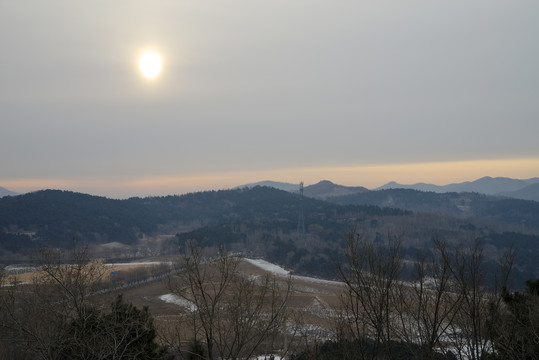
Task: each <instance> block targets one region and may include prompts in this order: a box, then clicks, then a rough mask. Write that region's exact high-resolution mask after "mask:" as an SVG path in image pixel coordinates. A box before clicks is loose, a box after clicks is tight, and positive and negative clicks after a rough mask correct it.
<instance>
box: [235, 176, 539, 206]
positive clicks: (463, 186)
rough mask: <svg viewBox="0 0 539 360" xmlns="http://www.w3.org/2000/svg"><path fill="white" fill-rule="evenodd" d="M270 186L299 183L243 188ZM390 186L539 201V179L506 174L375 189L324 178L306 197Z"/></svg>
mask: <svg viewBox="0 0 539 360" xmlns="http://www.w3.org/2000/svg"><path fill="white" fill-rule="evenodd" d="M257 185H259V186H270V187H274V188H276V189H280V190H284V191H291V192H297V191H298V189H299V186H298V185H297V184H290V183H284V182H275V181H261V182H258V183H252V184H246V185H242V186H239V187H238V188H241V187H248V188H251V187H254V186H257ZM388 189H410V190H418V191H425V192H435V193H452V192H455V193H479V194H485V195H493V196H503V197H509V198H515V199H522V200H533V201H539V178H537V177H534V178H531V179H526V180H521V179H511V178H506V177H494V178H493V177H490V176H486V177H482V178H480V179H477V180H475V181H466V182H462V183H455V184H449V185H434V184H426V183H417V184H413V185H403V184H399V183H397V182H394V181H391V182H388V183H387V184H385V185H383V186H380V187H378V188H376V189H374V190H369V189H367V188H365V187H362V186H344V185H338V184H334V183H332V182H331V181H328V180H322V181H320V182H319V183H317V184H313V185H309V186H306V187H305V188H304V194H305V196H309V197H313V198H316V199H322V200H328V199H331V198H334V197H342V196H346V195H352V194H359V193H367V192H369V191H378V190H388Z"/></svg>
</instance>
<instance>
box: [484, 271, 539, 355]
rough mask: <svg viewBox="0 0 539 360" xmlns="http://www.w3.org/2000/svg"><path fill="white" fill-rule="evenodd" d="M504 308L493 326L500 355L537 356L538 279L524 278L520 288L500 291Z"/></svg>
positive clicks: (495, 343)
mask: <svg viewBox="0 0 539 360" xmlns="http://www.w3.org/2000/svg"><path fill="white" fill-rule="evenodd" d="M503 301H504V304H505V305H506V312H505V313H503V314H502V316H501V317H500V321H499V322H498V326H497V327H496V328H495V329H494V330H495V331H494V347H495V349H496V351H497V353H498V354H499V355H500V358H504V359H522V360H535V359H539V279H536V280H528V281H526V290H525V291H524V292H522V293H521V292H514V293H510V292H508V291H507V290H504V292H503Z"/></svg>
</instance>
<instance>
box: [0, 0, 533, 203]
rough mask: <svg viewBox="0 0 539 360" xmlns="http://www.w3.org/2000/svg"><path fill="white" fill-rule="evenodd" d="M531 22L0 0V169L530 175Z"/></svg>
mask: <svg viewBox="0 0 539 360" xmlns="http://www.w3.org/2000/svg"><path fill="white" fill-rule="evenodd" d="M538 39H539V1H537V0H529V1H520V0H507V1H500V0H488V1H486V0H485V1H473V0H466V1H460V0H451V1H449V0H448V1H432V0H406V1H394V0H391V1H389V0H388V1H386V0H372V1H361V0H354V1H346V0H339V1H336V0H327V1H319V0H272V1H257V0H235V1H204V0H192V1H180V0H174V1H133V0H121V1H88V2H81V1H67V0H66V1H55V0H53V1H50V0H49V1H18V0H13V1H9V0H5V1H2V2H1V3H0V49H1V50H0V51H1V53H0V54H1V56H0V65H1V66H0V186H3V187H6V188H8V189H10V190H14V191H18V192H25V191H31V190H37V189H41V188H61V189H69V190H75V191H82V192H88V193H92V194H99V195H106V196H111V197H125V196H133V195H160V194H175V193H176V194H177V193H184V192H187V191H195V190H203V189H219V188H228V187H232V186H235V185H240V184H244V183H248V182H253V181H259V180H276V181H287V182H299V181H301V180H303V181H305V183H306V184H310V183H315V182H318V181H319V180H322V179H329V180H332V181H334V182H337V183H341V184H345V185H363V186H367V187H369V188H373V187H376V186H380V185H382V184H384V183H386V182H388V181H390V180H395V181H399V182H403V183H414V182H419V181H424V182H432V183H437V184H447V183H451V182H457V181H465V180H474V179H476V178H479V177H482V176H486V175H489V176H508V177H514V178H529V177H533V176H539V141H538V135H539V40H538ZM147 49H152V50H154V51H156V52H158V53H160V54H161V56H162V58H163V69H162V71H161V73H160V75H159V77H158V78H156V79H153V80H148V79H145V78H144V77H143V76H141V74H140V71H139V69H138V67H137V61H138V57H139V55H140V54H141V53H142V52H143V51H144V50H147Z"/></svg>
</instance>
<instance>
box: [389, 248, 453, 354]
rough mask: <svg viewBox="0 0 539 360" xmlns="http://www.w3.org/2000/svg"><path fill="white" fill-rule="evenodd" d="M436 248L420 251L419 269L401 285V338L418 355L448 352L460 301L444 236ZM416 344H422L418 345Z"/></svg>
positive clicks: (399, 312)
mask: <svg viewBox="0 0 539 360" xmlns="http://www.w3.org/2000/svg"><path fill="white" fill-rule="evenodd" d="M435 244H436V248H435V249H434V252H433V251H430V250H428V249H427V250H425V251H420V252H418V255H417V263H416V273H415V276H414V278H413V280H412V281H411V282H410V283H405V284H402V285H401V286H399V289H400V291H401V295H400V299H401V301H400V302H399V303H398V304H400V305H401V306H402V307H400V308H399V311H398V314H399V319H400V327H399V330H398V331H399V333H400V334H401V340H402V341H404V342H405V343H407V344H409V345H414V346H411V348H412V349H413V352H414V353H416V358H418V359H432V358H434V357H435V355H436V353H437V352H442V353H444V354H445V353H446V348H447V347H446V343H447V339H446V337H447V333H448V329H449V328H450V325H451V324H452V323H453V320H454V318H455V315H456V314H457V312H458V310H459V307H460V304H461V297H460V294H458V293H456V292H455V288H454V282H453V281H452V277H451V276H452V274H451V267H450V264H451V261H450V255H449V253H448V250H447V244H446V242H445V241H443V240H436V241H435ZM415 345H418V347H417V346H415Z"/></svg>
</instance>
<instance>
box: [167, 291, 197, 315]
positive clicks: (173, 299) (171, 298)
mask: <svg viewBox="0 0 539 360" xmlns="http://www.w3.org/2000/svg"><path fill="white" fill-rule="evenodd" d="M159 299H161V300H163V301H164V302H166V303H168V304H176V305H179V306H182V307H184V308H187V310H189V311H191V312H193V311H196V309H197V306H196V305H195V304H193V303H192V302H191V301H188V300H185V299H182V298H181V297H178V296H176V295H174V294H166V295H161V296H159Z"/></svg>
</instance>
